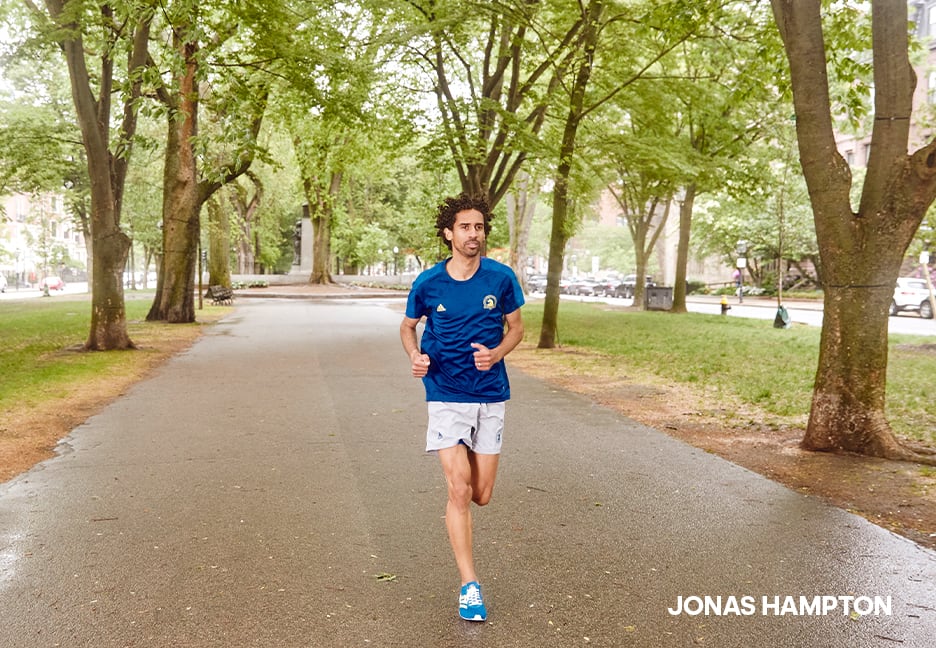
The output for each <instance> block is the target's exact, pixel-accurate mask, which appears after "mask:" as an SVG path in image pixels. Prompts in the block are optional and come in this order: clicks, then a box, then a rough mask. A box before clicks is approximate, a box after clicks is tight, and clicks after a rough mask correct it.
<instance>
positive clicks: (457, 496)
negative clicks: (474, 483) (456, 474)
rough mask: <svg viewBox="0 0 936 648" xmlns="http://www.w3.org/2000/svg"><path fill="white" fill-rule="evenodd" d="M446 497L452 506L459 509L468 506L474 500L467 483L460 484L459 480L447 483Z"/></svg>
mask: <svg viewBox="0 0 936 648" xmlns="http://www.w3.org/2000/svg"><path fill="white" fill-rule="evenodd" d="M448 496H449V500H450V501H451V502H452V503H453V504H455V505H456V506H461V507H467V506H468V504H469V503H470V502H471V501H472V500H474V493H473V492H472V488H471V484H470V483H469V482H467V481H466V482H462V481H461V480H454V481H450V482H449V487H448Z"/></svg>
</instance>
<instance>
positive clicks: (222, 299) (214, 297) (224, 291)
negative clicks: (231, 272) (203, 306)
mask: <svg viewBox="0 0 936 648" xmlns="http://www.w3.org/2000/svg"><path fill="white" fill-rule="evenodd" d="M205 296H206V297H208V299H210V300H211V303H212V304H214V305H218V304H227V305H231V304H233V303H234V291H233V290H231V289H230V288H228V287H226V286H208V293H207V294H206V295H205Z"/></svg>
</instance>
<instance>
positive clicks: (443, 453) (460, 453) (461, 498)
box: [439, 444, 477, 585]
mask: <svg viewBox="0 0 936 648" xmlns="http://www.w3.org/2000/svg"><path fill="white" fill-rule="evenodd" d="M468 454H469V453H468V447H467V446H465V445H462V444H458V445H457V446H454V447H452V448H444V449H442V450H439V460H440V461H441V462H442V472H443V473H445V481H446V483H447V484H448V503H447V504H446V505H445V527H446V529H448V535H449V542H450V543H451V545H452V551H453V552H454V554H455V564H456V566H457V567H458V573H459V575H460V576H461V582H462V585H464V584H466V583H470V582H471V581H473V580H477V578H476V576H475V571H474V558H473V555H472V549H471V500H472V491H473V489H472V476H471V463H470V462H469V460H468Z"/></svg>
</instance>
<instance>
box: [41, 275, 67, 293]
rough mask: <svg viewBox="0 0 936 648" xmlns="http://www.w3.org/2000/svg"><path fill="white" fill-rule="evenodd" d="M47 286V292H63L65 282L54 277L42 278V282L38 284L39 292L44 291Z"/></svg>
mask: <svg viewBox="0 0 936 648" xmlns="http://www.w3.org/2000/svg"><path fill="white" fill-rule="evenodd" d="M47 286H48V288H49V290H65V282H64V281H62V278H61V277H56V276H55V275H49V276H48V277H43V278H42V281H40V282H39V290H44V289H45V288H46V287H47Z"/></svg>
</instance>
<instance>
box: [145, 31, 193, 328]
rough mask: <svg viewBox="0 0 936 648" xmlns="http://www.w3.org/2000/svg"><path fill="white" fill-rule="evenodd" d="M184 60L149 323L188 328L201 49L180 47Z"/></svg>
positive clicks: (171, 118) (171, 126) (171, 127)
mask: <svg viewBox="0 0 936 648" xmlns="http://www.w3.org/2000/svg"><path fill="white" fill-rule="evenodd" d="M178 47H179V49H180V54H181V56H182V57H184V60H185V61H186V65H185V71H184V73H183V74H182V76H181V77H179V78H178V80H177V84H178V89H179V92H178V97H179V103H178V106H177V108H176V109H175V110H170V111H169V114H168V116H167V122H168V137H167V142H166V162H165V166H164V169H163V212H162V219H163V230H162V231H163V259H162V265H161V266H160V272H159V280H158V282H157V284H156V297H155V299H154V301H153V305H152V306H151V307H150V311H149V313H148V314H147V316H146V319H147V320H148V321H166V322H169V323H170V324H180V323H182V324H184V323H190V322H194V321H195V267H196V264H197V261H198V238H199V235H200V231H201V228H200V221H199V212H200V210H201V203H200V202H199V193H198V176H197V168H196V162H195V151H194V148H193V145H194V137H195V135H197V133H198V98H197V88H196V73H197V69H198V63H197V62H196V58H195V54H196V52H197V49H198V47H197V45H196V44H194V43H191V42H180V43H178Z"/></svg>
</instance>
